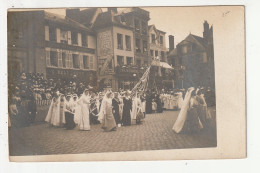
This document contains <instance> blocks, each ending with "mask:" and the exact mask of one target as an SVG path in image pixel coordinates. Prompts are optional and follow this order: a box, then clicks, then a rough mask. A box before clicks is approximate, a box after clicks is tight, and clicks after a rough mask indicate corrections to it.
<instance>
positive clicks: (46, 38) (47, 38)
mask: <svg viewBox="0 0 260 173" xmlns="http://www.w3.org/2000/svg"><path fill="white" fill-rule="evenodd" d="M45 40H46V41H49V40H50V33H49V26H45Z"/></svg>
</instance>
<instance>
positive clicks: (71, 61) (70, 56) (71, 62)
mask: <svg viewBox="0 0 260 173" xmlns="http://www.w3.org/2000/svg"><path fill="white" fill-rule="evenodd" d="M69 68H73V60H72V53H71V52H70V53H69Z"/></svg>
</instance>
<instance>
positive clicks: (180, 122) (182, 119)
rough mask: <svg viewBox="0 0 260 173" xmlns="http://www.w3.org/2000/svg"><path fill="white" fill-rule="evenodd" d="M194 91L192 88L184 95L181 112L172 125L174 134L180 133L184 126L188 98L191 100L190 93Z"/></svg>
mask: <svg viewBox="0 0 260 173" xmlns="http://www.w3.org/2000/svg"><path fill="white" fill-rule="evenodd" d="M193 90H194V88H189V89H188V91H187V93H186V94H185V98H184V101H183V104H182V107H181V111H180V113H179V115H178V117H177V120H176V121H175V123H174V125H173V128H172V129H173V130H174V131H175V132H176V133H180V132H181V130H182V128H183V126H184V123H185V121H186V118H187V111H188V108H189V101H190V98H191V92H192V91H193Z"/></svg>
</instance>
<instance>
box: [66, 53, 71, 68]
mask: <svg viewBox="0 0 260 173" xmlns="http://www.w3.org/2000/svg"><path fill="white" fill-rule="evenodd" d="M65 62H66V68H69V67H70V66H69V64H70V61H69V54H68V52H66V58H65Z"/></svg>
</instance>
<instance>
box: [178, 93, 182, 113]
mask: <svg viewBox="0 0 260 173" xmlns="http://www.w3.org/2000/svg"><path fill="white" fill-rule="evenodd" d="M182 104H183V98H182V92H178V100H177V105H178V106H177V107H178V109H181V107H182Z"/></svg>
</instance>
